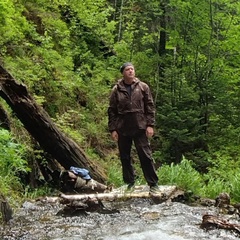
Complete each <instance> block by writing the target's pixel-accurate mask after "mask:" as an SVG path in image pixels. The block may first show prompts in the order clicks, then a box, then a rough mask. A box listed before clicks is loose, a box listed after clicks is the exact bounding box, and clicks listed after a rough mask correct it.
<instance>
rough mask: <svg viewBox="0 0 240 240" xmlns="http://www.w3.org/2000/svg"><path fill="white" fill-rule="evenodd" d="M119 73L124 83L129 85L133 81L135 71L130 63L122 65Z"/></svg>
mask: <svg viewBox="0 0 240 240" xmlns="http://www.w3.org/2000/svg"><path fill="white" fill-rule="evenodd" d="M120 72H121V73H122V75H123V78H124V82H125V83H128V84H131V83H132V82H133V80H134V79H135V69H134V66H133V64H132V63H130V62H127V63H124V64H123V65H122V66H121V68H120Z"/></svg>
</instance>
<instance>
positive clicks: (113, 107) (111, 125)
mask: <svg viewBox="0 0 240 240" xmlns="http://www.w3.org/2000/svg"><path fill="white" fill-rule="evenodd" d="M116 91H117V87H116V86H115V87H114V88H113V89H112V92H111V95H110V99H109V107H108V129H109V131H110V132H113V131H115V130H116V129H117V116H118V110H117V97H116Z"/></svg>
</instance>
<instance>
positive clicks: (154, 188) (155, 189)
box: [149, 185, 160, 194]
mask: <svg viewBox="0 0 240 240" xmlns="http://www.w3.org/2000/svg"><path fill="white" fill-rule="evenodd" d="M149 193H150V194H159V193H160V190H159V188H158V185H153V186H150V191H149Z"/></svg>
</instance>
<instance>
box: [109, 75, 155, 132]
mask: <svg viewBox="0 0 240 240" xmlns="http://www.w3.org/2000/svg"><path fill="white" fill-rule="evenodd" d="M154 123H155V108H154V103H153V98H152V95H151V92H150V89H149V86H148V85H147V84H146V83H144V82H141V81H140V80H139V79H137V78H136V79H135V80H134V83H133V84H132V85H131V94H129V92H128V91H127V89H126V87H125V85H124V83H123V79H120V80H119V81H118V83H117V84H116V85H115V86H114V87H113V89H112V92H111V95H110V101H109V108H108V127H109V131H110V132H112V131H114V130H116V131H118V132H120V133H122V134H124V135H132V134H134V133H135V132H136V131H137V130H139V129H146V128H147V127H148V126H151V127H153V126H154Z"/></svg>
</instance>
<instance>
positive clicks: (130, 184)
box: [127, 183, 135, 192]
mask: <svg viewBox="0 0 240 240" xmlns="http://www.w3.org/2000/svg"><path fill="white" fill-rule="evenodd" d="M134 185H135V184H134V183H129V184H128V185H127V191H129V192H131V191H133V190H134Z"/></svg>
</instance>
